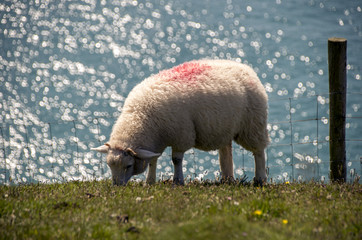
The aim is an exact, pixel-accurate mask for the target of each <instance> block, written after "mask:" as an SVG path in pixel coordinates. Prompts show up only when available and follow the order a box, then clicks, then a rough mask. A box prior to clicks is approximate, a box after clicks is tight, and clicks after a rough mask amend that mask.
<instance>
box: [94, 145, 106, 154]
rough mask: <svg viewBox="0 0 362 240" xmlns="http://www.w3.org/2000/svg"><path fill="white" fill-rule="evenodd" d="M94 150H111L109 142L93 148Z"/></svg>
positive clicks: (101, 151)
mask: <svg viewBox="0 0 362 240" xmlns="http://www.w3.org/2000/svg"><path fill="white" fill-rule="evenodd" d="M91 150H92V151H97V152H100V153H108V151H109V144H107V143H106V144H104V145H102V146H99V147H96V148H91Z"/></svg>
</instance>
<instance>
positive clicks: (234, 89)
mask: <svg viewBox="0 0 362 240" xmlns="http://www.w3.org/2000/svg"><path fill="white" fill-rule="evenodd" d="M266 105H267V95H266V93H265V90H264V88H263V86H262V84H261V83H260V81H259V79H258V77H257V76H256V74H255V72H254V71H253V70H252V69H251V68H250V67H248V66H246V65H243V64H239V63H235V62H232V61H226V60H201V61H194V62H189V63H185V64H182V65H180V66H177V67H175V68H172V69H169V70H165V71H162V72H160V73H159V74H157V75H154V76H152V77H150V78H148V79H146V80H145V81H143V82H142V83H141V84H139V85H138V86H136V88H135V89H133V90H132V91H131V93H130V95H129V97H128V98H127V100H126V103H125V106H124V113H125V114H128V115H129V116H131V115H137V117H136V118H137V119H138V120H137V121H138V123H137V124H136V125H138V126H136V128H137V129H138V131H139V130H140V129H141V131H148V132H149V131H150V129H151V130H152V131H153V135H154V136H156V135H157V141H164V142H165V144H166V145H167V146H173V147H174V148H178V149H179V150H187V149H189V148H191V147H197V148H200V149H203V150H212V149H217V148H219V147H220V146H223V145H225V144H227V143H228V142H229V141H230V140H232V139H233V138H234V137H235V135H236V134H238V133H239V132H240V131H241V130H242V128H247V127H248V126H250V124H251V123H252V121H253V118H254V117H253V115H257V116H259V115H265V114H266V107H267V106H266ZM122 115H123V113H122ZM264 117H265V118H266V115H265V116H264ZM139 125H141V126H142V127H140V126H139ZM142 129H143V130H142Z"/></svg>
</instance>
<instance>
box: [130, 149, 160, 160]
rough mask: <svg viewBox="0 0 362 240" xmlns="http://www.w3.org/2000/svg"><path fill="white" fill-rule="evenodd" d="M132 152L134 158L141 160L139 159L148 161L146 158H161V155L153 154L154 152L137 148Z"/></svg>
mask: <svg viewBox="0 0 362 240" xmlns="http://www.w3.org/2000/svg"><path fill="white" fill-rule="evenodd" d="M130 150H131V149H130ZM133 152H135V153H136V154H135V156H136V157H138V158H141V159H148V158H154V157H159V156H161V153H154V152H151V151H148V150H145V149H142V148H138V149H136V150H135V151H133Z"/></svg>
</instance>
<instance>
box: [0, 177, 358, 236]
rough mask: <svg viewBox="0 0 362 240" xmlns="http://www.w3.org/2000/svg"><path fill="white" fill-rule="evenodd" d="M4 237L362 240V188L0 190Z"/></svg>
mask: <svg viewBox="0 0 362 240" xmlns="http://www.w3.org/2000/svg"><path fill="white" fill-rule="evenodd" d="M0 239H218V240H220V239H278V240H279V239H303V240H306V239H362V187H361V184H358V183H355V184H317V183H291V184H271V185H267V186H264V187H253V186H252V185H248V184H246V185H245V184H219V183H210V182H203V183H195V182H193V183H188V184H186V185H185V186H183V187H180V186H173V185H172V184H171V183H169V182H159V183H157V184H155V185H152V186H148V185H145V184H142V183H129V184H128V185H127V186H126V187H116V186H112V185H111V183H110V181H99V182H97V181H92V182H69V183H63V184H34V185H20V186H0Z"/></svg>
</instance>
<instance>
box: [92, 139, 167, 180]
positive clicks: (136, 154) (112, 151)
mask: <svg viewBox="0 0 362 240" xmlns="http://www.w3.org/2000/svg"><path fill="white" fill-rule="evenodd" d="M91 150H95V151H98V152H101V153H106V154H107V164H108V166H109V167H110V168H111V171H112V179H113V184H115V185H126V184H127V182H128V181H129V179H130V178H131V177H132V176H133V175H137V174H140V173H143V172H144V171H145V170H146V168H147V166H148V164H149V162H150V160H151V159H152V158H155V157H159V156H160V155H161V154H160V153H154V152H151V151H148V150H144V149H141V148H138V149H135V150H132V149H131V148H127V149H121V148H117V147H116V148H113V147H111V145H110V144H108V143H106V144H104V145H102V146H100V147H97V148H91Z"/></svg>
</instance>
